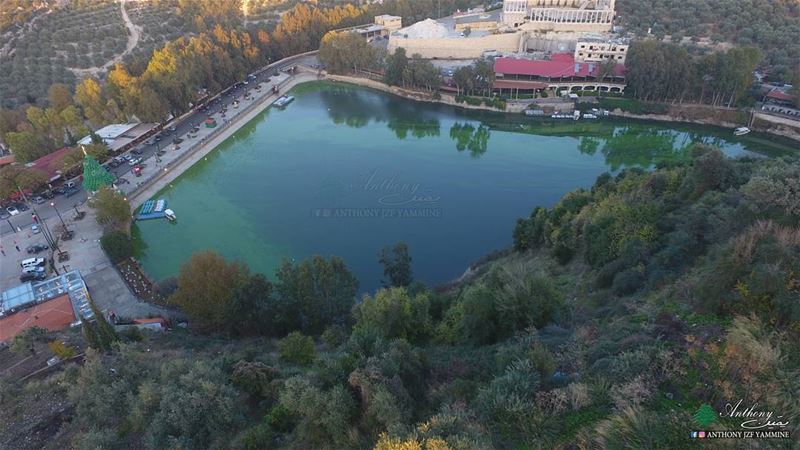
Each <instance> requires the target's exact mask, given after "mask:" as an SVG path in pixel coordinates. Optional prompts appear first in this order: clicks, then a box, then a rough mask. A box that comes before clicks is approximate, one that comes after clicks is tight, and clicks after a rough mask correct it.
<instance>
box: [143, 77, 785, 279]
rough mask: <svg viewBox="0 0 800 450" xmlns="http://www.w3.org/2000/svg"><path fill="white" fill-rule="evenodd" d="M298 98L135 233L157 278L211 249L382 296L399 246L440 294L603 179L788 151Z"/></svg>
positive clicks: (367, 101)
mask: <svg viewBox="0 0 800 450" xmlns="http://www.w3.org/2000/svg"><path fill="white" fill-rule="evenodd" d="M292 94H293V95H294V96H295V97H296V100H295V101H294V102H293V103H292V104H290V105H289V106H288V107H287V108H285V109H283V110H281V109H276V108H270V109H267V110H266V111H264V112H263V113H262V114H260V115H259V116H257V117H256V118H255V119H253V120H252V121H251V122H250V123H248V124H246V125H245V126H243V127H242V128H241V129H240V130H239V131H237V132H236V133H235V134H234V135H233V136H231V137H230V138H229V139H227V140H226V141H225V142H224V143H223V144H221V145H220V146H219V148H217V149H216V150H214V151H213V152H211V153H210V154H209V155H208V156H207V157H206V158H205V159H203V160H202V161H200V162H199V163H197V164H196V165H194V166H193V167H191V168H190V169H189V170H187V171H186V172H185V173H184V174H182V175H181V176H180V177H179V178H178V179H176V180H175V181H174V182H173V183H172V184H171V185H170V186H168V187H166V188H165V189H164V190H163V191H162V192H161V193H159V194H158V196H157V198H165V199H167V201H168V205H169V207H170V208H172V209H173V210H175V212H176V214H177V216H178V221H177V223H175V224H170V223H169V222H167V221H165V220H155V221H143V222H137V224H136V226H135V228H134V233H135V234H137V235H138V237H139V238H140V244H139V247H140V248H139V253H140V259H141V262H142V264H143V265H144V268H145V270H147V272H148V273H149V274H150V275H151V276H152V277H153V278H155V279H163V278H165V277H168V276H172V275H176V274H177V273H178V271H179V268H180V266H181V264H182V263H183V262H185V261H186V260H187V259H188V258H189V256H191V254H192V253H193V252H195V251H199V250H205V249H214V250H216V251H218V252H219V253H221V254H222V255H224V256H225V257H226V258H229V259H237V260H241V261H244V262H246V263H247V264H248V265H249V266H250V268H251V269H252V270H254V271H258V272H263V273H265V274H267V275H268V276H270V277H272V275H273V273H274V270H275V268H276V267H277V266H278V264H279V263H280V261H281V260H282V259H283V258H288V259H290V260H292V259H294V260H299V259H303V258H306V257H309V256H311V255H314V254H319V255H323V256H326V257H327V256H332V255H337V256H340V257H342V258H343V259H344V260H345V262H346V263H347V265H348V267H349V268H350V270H351V271H353V273H354V274H355V275H356V277H357V278H358V279H359V281H360V285H361V290H362V291H364V292H367V291H372V290H374V289H375V288H377V287H378V286H380V280H381V276H382V268H381V267H380V265H379V264H378V262H377V260H378V257H377V255H378V252H379V251H380V249H381V248H382V247H383V246H385V245H388V244H392V243H394V242H396V241H401V240H402V241H405V242H406V243H407V244H408V245H409V248H410V250H411V255H412V257H413V270H414V274H415V278H416V279H418V280H420V281H424V282H426V283H430V284H438V283H443V282H447V281H449V280H452V279H454V278H457V277H458V276H460V275H461V274H462V273H463V272H464V270H465V269H466V267H467V266H468V265H469V264H470V263H471V262H474V261H475V260H477V259H479V258H480V257H481V256H483V255H485V254H487V253H489V252H491V251H492V250H496V249H501V248H504V247H507V246H508V245H510V244H511V242H512V239H511V232H512V229H513V227H514V223H515V220H516V219H517V218H518V217H521V216H527V215H528V214H529V213H530V211H531V210H532V209H533V208H534V207H535V206H537V205H542V206H551V205H553V204H554V203H555V202H556V201H557V200H558V199H559V198H560V197H561V196H562V195H563V194H565V193H566V192H569V191H571V190H573V189H576V188H579V187H589V186H591V185H592V184H593V183H594V180H595V179H596V178H597V176H598V175H600V174H601V173H603V172H606V171H610V172H616V171H619V170H620V169H621V168H623V167H629V166H639V167H645V168H647V167H652V166H653V165H654V164H657V163H658V162H659V161H669V160H679V159H682V158H685V157H686V152H687V148H688V147H689V146H690V145H691V144H692V143H693V142H705V143H708V144H713V145H717V146H720V147H721V148H722V149H723V150H724V151H725V153H726V154H728V155H730V156H733V157H738V156H744V155H758V154H762V155H769V156H773V155H779V154H783V153H787V152H789V151H791V148H790V146H789V145H788V144H782V143H779V142H775V141H772V140H769V139H766V138H764V137H763V136H759V135H748V136H744V137H734V136H733V135H732V133H731V130H725V129H717V128H707V127H703V128H701V127H693V126H683V125H677V124H659V123H647V122H626V121H616V120H600V121H592V122H589V121H579V122H574V121H571V120H568V121H563V120H559V121H553V120H534V119H530V118H527V117H524V116H522V115H510V114H509V115H504V114H496V113H487V112H465V111H461V110H457V109H455V108H451V107H446V106H439V105H428V104H422V103H416V102H412V101H408V100H404V99H401V98H398V97H394V96H391V95H388V94H384V93H380V92H375V91H372V90H367V89H362V88H356V87H349V86H342V85H333V84H329V83H322V82H319V83H308V84H305V85H301V86H298V87H297V88H295V89H294V90H293V91H292Z"/></svg>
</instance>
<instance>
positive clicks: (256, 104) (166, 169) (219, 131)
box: [119, 66, 318, 216]
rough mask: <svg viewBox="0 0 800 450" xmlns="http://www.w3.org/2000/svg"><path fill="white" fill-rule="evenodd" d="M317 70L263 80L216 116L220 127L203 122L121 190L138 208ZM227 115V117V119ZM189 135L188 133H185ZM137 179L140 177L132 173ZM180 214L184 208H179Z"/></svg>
mask: <svg viewBox="0 0 800 450" xmlns="http://www.w3.org/2000/svg"><path fill="white" fill-rule="evenodd" d="M317 79H318V76H317V72H316V71H311V70H307V69H304V68H303V67H302V66H298V69H297V72H296V73H295V74H293V75H291V76H286V75H284V76H282V77H280V79H279V80H276V82H275V83H261V85H262V86H261V90H262V92H261V95H260V97H259V96H258V94H255V93H254V92H253V93H254V94H255V95H254V96H253V98H252V99H251V100H250V101H249V102H247V104H243V105H242V106H240V108H241V109H238V110H237V109H230V108H229V109H228V112H227V113H226V116H225V117H222V116H221V114H220V113H217V114H214V115H213V116H212V117H213V118H214V119H215V120H216V121H217V123H218V124H219V125H218V128H215V129H207V128H204V127H203V125H200V132H198V135H197V137H196V138H193V139H191V141H192V142H189V141H190V140H189V139H187V140H186V141H184V142H183V144H184V145H185V144H189V145H188V146H187V147H186V148H185V149H182V150H180V151H177V152H176V151H173V150H166V153H165V154H164V155H163V156H162V157H161V158H160V159H161V161H160V162H159V163H155V162H154V159H155V158H150V159H148V160H145V163H146V165H147V167H145V168H144V169H143V170H142V177H143V178H144V179H145V181H144V182H142V184H140V185H138V186H137V185H135V184H132V183H127V184H123V185H121V186H119V188H120V190H122V192H124V193H125V194H127V195H128V201H129V202H130V204H131V209H132V210H135V209H136V208H138V207H139V205H141V204H142V203H144V202H145V201H147V200H149V199H150V198H152V197H153V196H154V195H156V193H158V191H160V190H161V189H163V188H164V186H166V185H168V184H169V183H171V182H172V181H173V180H175V179H176V178H177V177H178V176H180V175H181V174H182V173H183V172H184V171H186V169H188V168H189V167H191V166H192V165H193V164H195V163H196V162H198V161H200V160H201V159H202V158H203V157H205V156H206V155H207V154H209V153H210V152H211V151H212V150H214V149H215V148H216V147H217V146H218V145H220V144H221V143H222V142H224V141H225V139H227V138H229V137H230V136H231V135H233V134H234V133H236V131H238V130H239V128H241V127H242V126H243V125H244V124H246V123H248V122H249V121H251V120H252V119H253V118H255V117H256V116H257V115H258V114H260V113H261V112H262V111H263V110H264V109H265V108H267V107H268V106H269V105H271V104H272V103H273V102H275V100H277V99H278V98H279V97H280V96H281V95H283V94H284V93H285V92H287V91H288V90H290V89H291V88H293V87H294V86H296V85H298V84H300V83H305V82H308V81H314V80H317ZM273 85H277V86H278V88H279V89H280V92H279V94H277V95H275V94H272V92H271V88H272V86H273ZM226 119H227V121H226ZM183 137H184V138H185V136H183ZM128 178H130V179H133V180H136V178H132V177H128ZM175 212H176V214H178V215H179V216H180V211H175Z"/></svg>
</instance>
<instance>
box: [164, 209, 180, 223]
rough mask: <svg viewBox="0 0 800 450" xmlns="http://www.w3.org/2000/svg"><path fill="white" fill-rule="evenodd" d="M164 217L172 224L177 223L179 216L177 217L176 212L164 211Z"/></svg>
mask: <svg viewBox="0 0 800 450" xmlns="http://www.w3.org/2000/svg"><path fill="white" fill-rule="evenodd" d="M164 217H166V218H167V220H169V221H170V222H175V221H176V220H178V216H176V215H175V211H173V210H171V209H165V210H164Z"/></svg>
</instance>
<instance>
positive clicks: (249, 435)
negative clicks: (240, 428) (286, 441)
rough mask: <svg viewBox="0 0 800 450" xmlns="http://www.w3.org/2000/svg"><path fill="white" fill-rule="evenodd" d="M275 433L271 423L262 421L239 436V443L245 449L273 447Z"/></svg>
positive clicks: (261, 449) (260, 449) (254, 449)
mask: <svg viewBox="0 0 800 450" xmlns="http://www.w3.org/2000/svg"><path fill="white" fill-rule="evenodd" d="M274 439H275V433H274V432H273V431H272V428H270V426H269V425H267V424H265V423H260V424H258V425H256V426H254V427H251V428H248V429H247V430H245V431H244V432H243V433H242V434H241V436H240V437H239V443H240V444H241V446H242V448H244V449H245V450H263V449H269V448H273V441H274Z"/></svg>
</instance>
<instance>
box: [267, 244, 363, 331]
mask: <svg viewBox="0 0 800 450" xmlns="http://www.w3.org/2000/svg"><path fill="white" fill-rule="evenodd" d="M275 275H276V277H277V279H278V281H277V283H276V285H275V291H276V294H277V297H276V300H277V301H278V302H280V306H279V308H280V310H281V311H287V312H291V314H292V315H291V316H287V317H284V318H282V319H281V320H282V321H284V322H286V325H287V326H288V327H291V328H290V329H298V328H299V329H300V330H302V331H303V332H305V333H308V334H319V333H322V331H324V329H325V327H326V326H328V325H330V324H334V323H342V322H344V321H345V320H347V317H348V316H349V314H350V308H351V307H352V306H353V301H354V300H355V295H356V290H357V289H358V281H357V280H356V278H355V277H354V276H353V275H352V274H351V273H350V271H349V270H347V267H346V266H345V264H344V261H342V260H341V259H340V258H337V257H332V258H331V259H330V260H329V261H326V260H325V258H323V257H321V256H318V255H315V256H312V257H311V258H310V259H307V260H304V261H302V262H300V263H299V264H297V265H293V264H291V263H289V262H288V261H284V262H283V264H282V265H281V267H280V269H278V271H277V272H276V274H275Z"/></svg>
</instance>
